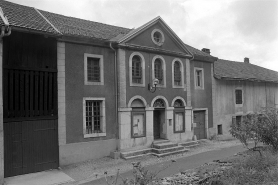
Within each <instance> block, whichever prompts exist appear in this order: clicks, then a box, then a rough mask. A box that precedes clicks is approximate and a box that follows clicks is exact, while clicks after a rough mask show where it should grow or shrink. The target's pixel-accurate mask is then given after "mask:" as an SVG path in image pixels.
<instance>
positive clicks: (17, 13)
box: [0, 0, 58, 34]
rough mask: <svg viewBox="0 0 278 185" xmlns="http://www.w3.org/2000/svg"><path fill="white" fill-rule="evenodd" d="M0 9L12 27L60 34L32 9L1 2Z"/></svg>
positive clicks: (1, 0)
mask: <svg viewBox="0 0 278 185" xmlns="http://www.w3.org/2000/svg"><path fill="white" fill-rule="evenodd" d="M0 7H1V8H2V9H3V12H4V15H5V16H6V17H7V18H8V21H9V23H10V25H11V26H15V27H20V28H27V29H32V30H37V31H43V32H48V33H52V34H58V33H57V32H56V31H55V30H54V29H53V28H52V26H51V25H50V24H49V23H48V22H47V21H45V19H44V18H43V17H42V16H41V15H39V14H38V13H37V12H36V10H35V9H34V8H32V7H28V6H23V5H19V4H15V3H11V2H8V1H3V0H0Z"/></svg>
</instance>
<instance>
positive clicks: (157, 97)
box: [151, 96, 169, 108]
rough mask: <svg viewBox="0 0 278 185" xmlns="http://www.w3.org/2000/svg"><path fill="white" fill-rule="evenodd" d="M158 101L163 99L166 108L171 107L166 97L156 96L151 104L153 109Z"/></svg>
mask: <svg viewBox="0 0 278 185" xmlns="http://www.w3.org/2000/svg"><path fill="white" fill-rule="evenodd" d="M157 99H163V100H164V102H165V108H167V107H169V103H168V101H167V99H166V98H165V97H164V96H156V97H154V98H153V100H152V102H151V106H152V107H153V104H154V102H155V101H156V100H157Z"/></svg>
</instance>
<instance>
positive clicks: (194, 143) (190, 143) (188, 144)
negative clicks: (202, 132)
mask: <svg viewBox="0 0 278 185" xmlns="http://www.w3.org/2000/svg"><path fill="white" fill-rule="evenodd" d="M179 145H181V146H184V147H186V148H193V147H196V146H199V142H198V141H188V142H183V143H179Z"/></svg>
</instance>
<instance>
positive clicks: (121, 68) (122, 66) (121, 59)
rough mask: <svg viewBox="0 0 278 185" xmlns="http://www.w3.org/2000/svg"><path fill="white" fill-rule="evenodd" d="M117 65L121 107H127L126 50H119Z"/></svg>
mask: <svg viewBox="0 0 278 185" xmlns="http://www.w3.org/2000/svg"><path fill="white" fill-rule="evenodd" d="M117 65H118V66H117V67H118V97H119V98H118V102H119V108H123V107H126V106H127V104H126V60H125V50H123V49H118V50H117Z"/></svg>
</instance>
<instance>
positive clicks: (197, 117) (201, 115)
mask: <svg viewBox="0 0 278 185" xmlns="http://www.w3.org/2000/svg"><path fill="white" fill-rule="evenodd" d="M194 123H195V127H194V135H196V137H197V139H198V140H199V139H205V138H206V127H205V111H194Z"/></svg>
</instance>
